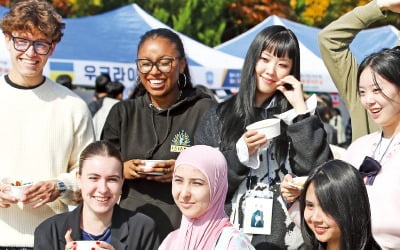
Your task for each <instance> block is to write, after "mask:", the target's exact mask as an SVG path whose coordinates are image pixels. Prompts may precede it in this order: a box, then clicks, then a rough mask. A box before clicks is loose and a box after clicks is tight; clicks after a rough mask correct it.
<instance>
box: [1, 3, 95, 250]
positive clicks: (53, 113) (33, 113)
mask: <svg viewBox="0 0 400 250" xmlns="http://www.w3.org/2000/svg"><path fill="white" fill-rule="evenodd" d="M64 27H65V25H64V23H62V19H61V16H60V15H59V14H57V13H56V11H55V10H54V8H53V6H52V5H51V4H49V3H48V2H47V1H39V0H27V1H19V2H17V3H16V4H15V5H13V7H12V8H10V10H9V12H8V13H7V14H6V15H5V16H4V17H3V19H1V22H0V28H1V30H2V31H3V32H4V36H5V44H6V47H7V49H8V51H9V53H10V58H11V69H10V71H9V73H8V74H6V75H3V76H1V77H0V114H1V118H0V123H1V128H2V129H1V131H0V137H1V142H0V166H1V172H0V180H1V181H2V182H1V183H0V232H1V237H0V249H2V250H3V249H10V248H11V249H30V248H32V247H33V242H34V238H33V233H34V229H35V228H36V227H37V226H38V225H39V223H40V222H42V221H43V220H45V219H47V218H49V217H51V216H53V215H55V214H58V213H62V212H66V211H68V207H67V205H68V204H71V205H72V204H75V203H76V200H75V199H76V196H74V195H75V194H77V193H78V191H79V190H78V188H77V187H76V183H75V171H76V168H77V166H78V160H79V154H80V152H81V151H82V150H83V149H84V148H85V147H86V145H88V144H89V143H91V142H92V141H93V140H94V133H93V125H92V119H91V117H90V113H89V110H88V108H87V106H86V104H85V102H84V101H83V100H82V99H81V98H80V97H78V96H77V95H76V94H75V93H73V92H72V91H71V90H69V89H67V88H65V87H63V86H61V85H60V84H57V83H55V82H53V81H51V80H50V79H49V78H47V77H45V76H43V68H44V66H45V65H46V62H47V60H48V58H49V57H50V56H51V55H52V54H53V52H54V50H55V49H56V46H57V44H58V42H60V40H61V37H62V35H63V33H62V30H63V28H64ZM6 179H7V180H8V181H5V180H6ZM22 180H27V182H32V183H33V184H32V186H30V187H29V188H27V189H26V190H25V192H24V194H23V196H22V198H21V199H17V198H16V197H14V196H12V195H10V193H9V191H10V187H9V186H10V185H11V184H12V183H14V184H16V181H19V182H21V181H22ZM11 182H12V183H11Z"/></svg>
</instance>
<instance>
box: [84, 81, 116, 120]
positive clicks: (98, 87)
mask: <svg viewBox="0 0 400 250" xmlns="http://www.w3.org/2000/svg"><path fill="white" fill-rule="evenodd" d="M110 82H111V78H110V75H108V74H101V75H99V76H97V77H96V81H95V90H94V96H93V101H92V102H90V103H89V104H88V106H89V110H90V113H91V114H92V117H93V116H94V115H95V114H96V112H97V111H98V110H99V109H100V108H101V107H102V106H103V101H104V98H105V97H106V96H107V88H106V86H107V85H108V84H109V83H110Z"/></svg>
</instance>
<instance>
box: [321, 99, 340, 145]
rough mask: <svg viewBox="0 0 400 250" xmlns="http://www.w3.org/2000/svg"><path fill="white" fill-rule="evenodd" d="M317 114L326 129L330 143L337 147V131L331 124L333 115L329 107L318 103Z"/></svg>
mask: <svg viewBox="0 0 400 250" xmlns="http://www.w3.org/2000/svg"><path fill="white" fill-rule="evenodd" d="M316 113H317V114H318V116H319V118H320V119H321V121H322V124H323V125H324V129H325V132H326V136H327V140H328V143H329V144H331V145H337V144H338V143H337V131H336V129H335V128H334V127H333V126H332V125H331V124H330V123H329V120H330V117H331V113H330V111H329V108H328V106H326V105H325V104H324V103H323V102H320V101H318V102H317V108H316Z"/></svg>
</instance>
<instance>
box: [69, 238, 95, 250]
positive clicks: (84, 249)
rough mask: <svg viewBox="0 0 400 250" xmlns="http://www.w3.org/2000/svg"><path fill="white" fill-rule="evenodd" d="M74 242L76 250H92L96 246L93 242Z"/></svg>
mask: <svg viewBox="0 0 400 250" xmlns="http://www.w3.org/2000/svg"><path fill="white" fill-rule="evenodd" d="M75 242H76V248H74V249H76V250H92V248H95V249H97V248H98V246H97V244H96V241H93V240H78V241H75Z"/></svg>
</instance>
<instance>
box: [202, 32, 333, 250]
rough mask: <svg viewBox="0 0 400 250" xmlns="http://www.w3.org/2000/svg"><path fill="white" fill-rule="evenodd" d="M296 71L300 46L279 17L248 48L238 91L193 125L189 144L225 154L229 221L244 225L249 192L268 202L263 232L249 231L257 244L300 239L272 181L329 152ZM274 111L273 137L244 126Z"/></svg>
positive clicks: (295, 243)
mask: <svg viewBox="0 0 400 250" xmlns="http://www.w3.org/2000/svg"><path fill="white" fill-rule="evenodd" d="M299 78H300V49H299V44H298V40H297V38H296V36H295V35H294V33H293V32H292V31H290V30H288V29H286V28H285V27H283V26H280V25H273V26H270V27H267V28H265V29H263V30H262V31H261V32H260V33H259V34H258V35H257V36H256V37H255V39H254V40H253V42H252V43H251V45H250V48H249V50H248V52H247V55H246V58H245V62H244V66H243V69H242V74H241V81H240V89H239V92H238V94H236V95H235V96H233V97H231V98H230V99H228V100H227V101H225V102H223V103H220V104H218V105H214V106H213V107H212V108H210V109H209V111H208V112H207V113H206V115H205V117H204V119H203V121H202V122H201V123H200V124H199V127H198V130H197V131H196V136H195V144H205V145H209V146H212V147H218V148H219V149H220V150H221V151H222V152H223V154H224V155H225V158H226V159H227V161H228V166H229V169H228V183H229V187H228V194H227V199H226V203H227V204H226V207H225V209H226V211H227V213H228V214H231V220H232V221H233V222H234V224H235V225H237V226H239V227H240V228H244V226H245V225H246V224H244V221H245V220H246V218H247V217H248V216H250V217H251V213H250V211H249V210H248V211H249V212H248V213H246V212H243V211H246V206H247V205H248V204H250V199H251V201H252V202H251V205H252V206H254V207H255V206H257V205H260V206H261V205H264V204H265V205H267V204H271V202H272V210H270V211H267V210H265V211H264V217H266V216H267V215H269V216H270V218H271V214H272V215H273V216H272V218H271V220H272V223H271V225H272V226H270V227H267V225H266V224H265V225H266V226H265V227H264V229H265V230H264V231H262V234H259V233H258V234H251V235H252V243H253V245H254V246H255V247H256V248H257V249H286V248H290V249H293V248H298V247H299V246H300V245H301V243H302V239H301V233H300V230H298V229H297V228H296V227H295V226H294V224H293V222H291V220H290V219H288V218H287V216H286V207H285V206H284V205H283V204H282V203H281V202H279V201H278V199H277V198H278V197H279V185H278V183H280V182H281V179H282V178H283V176H284V175H285V174H287V173H294V174H296V175H307V174H308V172H309V171H310V170H311V169H313V168H314V167H316V166H318V165H319V164H321V163H323V162H325V161H326V160H328V159H330V158H331V157H332V154H331V152H330V149H329V144H328V143H327V140H326V133H325V131H324V128H323V125H322V123H321V120H320V119H319V117H318V116H317V115H314V114H313V113H314V109H315V107H316V98H315V96H314V97H313V98H311V99H310V100H309V101H308V104H306V102H305V101H304V98H303V90H302V84H301V82H300V81H299V80H298V79H299ZM312 101H314V102H313V103H312ZM287 111H288V112H287ZM284 112H287V113H284ZM283 113H284V114H283ZM275 115H280V117H281V119H282V120H283V121H281V122H280V135H279V136H278V137H276V138H273V139H271V140H267V138H266V137H265V135H263V134H261V133H258V132H257V131H254V130H249V131H246V126H248V125H249V124H251V123H254V122H257V121H261V120H263V119H266V118H273V117H274V116H275ZM305 145H307V147H305ZM253 198H256V199H253ZM271 200H272V201H271ZM232 206H233V209H231V207H232ZM249 206H250V205H249ZM231 210H232V212H230V211H231ZM250 210H251V209H250ZM251 212H254V211H251ZM266 227H267V228H266ZM268 229H269V230H270V232H269V230H268ZM248 232H249V234H250V233H251V232H250V231H248Z"/></svg>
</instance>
